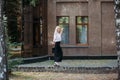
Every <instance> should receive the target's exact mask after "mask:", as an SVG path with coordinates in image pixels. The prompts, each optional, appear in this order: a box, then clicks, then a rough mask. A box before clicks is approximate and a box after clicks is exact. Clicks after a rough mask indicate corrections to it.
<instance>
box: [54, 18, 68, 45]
mask: <svg viewBox="0 0 120 80" xmlns="http://www.w3.org/2000/svg"><path fill="white" fill-rule="evenodd" d="M60 17H68V23H59V21H58V18H60ZM69 24H70V17H69V16H56V25H68V43H66V44H65V43H62V44H61V45H62V46H67V45H69V36H70V35H69V31H70V30H69Z"/></svg>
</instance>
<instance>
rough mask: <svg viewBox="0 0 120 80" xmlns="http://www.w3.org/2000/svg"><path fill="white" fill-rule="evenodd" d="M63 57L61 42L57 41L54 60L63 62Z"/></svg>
mask: <svg viewBox="0 0 120 80" xmlns="http://www.w3.org/2000/svg"><path fill="white" fill-rule="evenodd" d="M62 57H63V52H62V48H61V47H60V42H55V53H54V61H55V62H61V61H62Z"/></svg>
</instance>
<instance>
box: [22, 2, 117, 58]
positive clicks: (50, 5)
mask: <svg viewBox="0 0 120 80" xmlns="http://www.w3.org/2000/svg"><path fill="white" fill-rule="evenodd" d="M27 8H28V7H27ZM25 13H26V14H24V16H25V17H24V18H25V19H26V21H27V20H30V22H31V23H29V24H28V23H27V22H25V23H24V46H23V49H24V53H22V55H23V56H27V57H29V56H32V57H34V56H35V57H36V56H43V55H50V56H51V55H52V53H51V48H52V45H51V41H52V39H53V33H54V29H55V27H56V25H60V26H61V27H63V28H64V31H63V35H62V45H61V46H62V49H63V55H64V56H116V55H117V54H116V39H115V25H114V4H113V0H40V2H39V3H38V4H37V6H36V7H34V8H31V7H29V10H28V11H25ZM28 13H30V14H29V15H28Z"/></svg>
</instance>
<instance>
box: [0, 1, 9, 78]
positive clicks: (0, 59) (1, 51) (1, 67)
mask: <svg viewBox="0 0 120 80" xmlns="http://www.w3.org/2000/svg"><path fill="white" fill-rule="evenodd" d="M2 9H3V0H0V80H8V77H7V69H6V66H7V65H6V62H7V60H6V54H5V43H4V28H3V23H2V12H3V10H2Z"/></svg>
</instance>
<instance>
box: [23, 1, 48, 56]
mask: <svg viewBox="0 0 120 80" xmlns="http://www.w3.org/2000/svg"><path fill="white" fill-rule="evenodd" d="M24 9H26V10H24V13H23V16H24V34H23V36H24V39H23V41H24V44H23V53H22V56H23V57H38V56H44V55H47V53H48V43H47V42H48V41H47V40H48V39H47V0H39V2H38V3H37V4H36V6H35V7H31V6H24Z"/></svg>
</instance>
